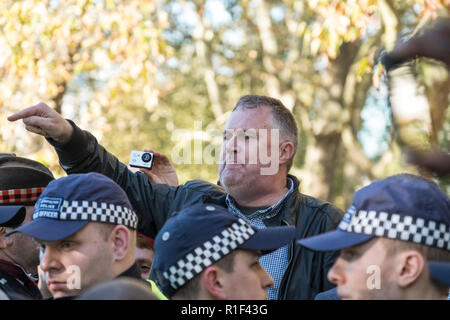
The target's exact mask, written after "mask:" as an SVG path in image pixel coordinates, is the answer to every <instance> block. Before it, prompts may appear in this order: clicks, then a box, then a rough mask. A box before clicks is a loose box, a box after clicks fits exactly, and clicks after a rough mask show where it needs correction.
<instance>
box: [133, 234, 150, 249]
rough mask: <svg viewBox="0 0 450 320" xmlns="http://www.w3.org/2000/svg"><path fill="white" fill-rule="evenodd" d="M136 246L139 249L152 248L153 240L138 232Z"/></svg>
mask: <svg viewBox="0 0 450 320" xmlns="http://www.w3.org/2000/svg"><path fill="white" fill-rule="evenodd" d="M136 247H138V248H139V249H151V250H153V242H152V241H151V240H150V238H147V237H146V236H144V235H142V234H139V233H138V234H137V237H136Z"/></svg>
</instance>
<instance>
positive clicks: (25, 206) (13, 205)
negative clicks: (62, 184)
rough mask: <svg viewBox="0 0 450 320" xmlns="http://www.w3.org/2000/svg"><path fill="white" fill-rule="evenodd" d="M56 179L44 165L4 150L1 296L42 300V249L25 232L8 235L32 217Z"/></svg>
mask: <svg viewBox="0 0 450 320" xmlns="http://www.w3.org/2000/svg"><path fill="white" fill-rule="evenodd" d="M52 180H54V177H53V174H52V173H51V171H50V170H49V169H48V168H47V167H45V166H44V165H43V164H41V163H39V162H36V161H33V160H30V159H26V158H22V157H17V156H15V155H14V154H9V153H0V299H41V298H42V296H41V293H40V292H39V290H38V287H37V285H36V282H37V280H38V278H37V266H38V265H39V250H38V247H37V245H36V243H35V242H34V240H33V239H32V238H31V237H29V236H27V235H24V234H13V235H11V236H8V237H6V236H5V235H6V234H7V233H8V232H9V231H11V230H12V229H14V228H16V227H18V226H21V225H23V224H25V223H27V222H28V221H30V220H31V216H32V213H33V208H34V204H35V203H36V201H37V199H38V198H39V196H40V194H41V193H42V191H43V190H44V188H45V187H46V186H47V184H48V183H49V182H50V181H52Z"/></svg>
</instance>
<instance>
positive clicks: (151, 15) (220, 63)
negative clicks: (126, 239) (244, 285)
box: [0, 0, 449, 207]
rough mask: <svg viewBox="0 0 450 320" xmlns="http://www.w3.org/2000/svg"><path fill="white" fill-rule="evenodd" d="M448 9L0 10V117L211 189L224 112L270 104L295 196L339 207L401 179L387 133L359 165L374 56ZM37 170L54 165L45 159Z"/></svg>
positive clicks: (283, 4)
mask: <svg viewBox="0 0 450 320" xmlns="http://www.w3.org/2000/svg"><path fill="white" fill-rule="evenodd" d="M448 5H449V1H448V0H406V1H392V0H378V1H376V0H346V1H344V0H335V1H325V0H308V1H301V0H284V1H281V0H241V1H238V0H207V1H198V0H195V1H186V0H177V1H171V0H158V1H144V0H142V1H138V0H135V1H127V2H122V1H112V0H110V1H87V0H85V1H82V0H79V1H56V0H55V1H37V0H36V1H33V0H25V1H20V2H16V1H4V2H2V4H1V5H0V6H1V16H0V28H1V29H0V30H1V34H0V43H1V44H2V45H3V47H5V48H6V53H7V54H5V55H3V56H2V57H1V58H0V70H1V71H0V72H2V75H3V77H2V80H1V83H0V90H1V91H2V94H1V95H0V107H1V108H2V114H4V112H3V110H5V113H6V112H7V113H10V112H12V111H15V110H17V109H19V108H22V107H24V106H26V105H30V104H32V103H35V102H37V101H40V100H42V101H50V100H51V101H53V102H54V107H55V108H57V109H59V110H61V111H62V112H63V114H65V115H66V116H67V117H70V118H72V119H74V120H75V121H76V122H77V123H79V124H80V125H81V127H82V128H85V129H88V130H91V131H93V133H94V134H95V135H96V136H97V137H98V138H99V140H101V142H102V144H104V145H105V146H106V147H107V148H108V149H109V150H111V151H112V152H113V153H114V154H116V155H118V157H119V159H121V160H122V161H124V162H127V161H128V156H129V152H130V150H131V149H141V150H142V149H144V148H152V149H155V150H158V151H161V152H163V153H165V154H167V155H168V156H169V158H171V159H172V161H175V165H176V168H177V171H178V174H179V178H180V182H184V181H186V180H188V179H195V178H202V179H205V180H209V181H211V182H215V181H216V179H217V164H216V163H213V161H210V160H211V159H210V158H211V157H209V156H217V150H219V147H220V144H221V131H222V129H223V126H224V124H225V121H226V119H227V117H228V115H229V113H230V111H231V110H232V108H233V107H234V104H235V103H236V102H237V100H238V99H239V97H240V96H242V95H244V94H250V93H251V94H265V95H270V96H273V97H276V98H279V99H281V100H282V101H283V102H284V104H285V105H286V106H287V107H288V108H290V109H291V110H292V111H293V113H294V115H295V116H296V118H297V120H298V123H299V126H300V137H299V138H300V144H299V151H298V154H297V156H296V159H295V163H294V168H293V170H292V172H293V173H294V174H295V175H297V176H298V177H299V178H300V179H301V180H302V190H303V192H305V193H307V194H311V195H313V196H316V197H319V198H322V199H326V200H329V201H333V202H335V203H336V205H338V206H340V207H345V206H347V205H348V203H349V202H350V201H351V195H352V194H353V192H354V190H355V189H356V188H359V187H361V186H362V185H364V184H365V183H367V182H368V181H369V180H371V179H374V178H380V177H383V176H385V175H388V174H394V173H397V172H404V171H409V172H414V168H412V167H409V166H407V165H406V164H405V163H404V161H403V160H402V156H401V149H400V148H399V147H398V145H397V143H396V141H395V134H394V130H392V128H391V129H390V131H388V132H387V134H386V135H381V136H383V137H387V138H386V139H388V140H389V141H388V148H387V150H384V152H383V153H382V154H379V155H378V156H377V157H372V158H369V157H368V156H367V155H366V154H365V153H364V152H363V149H362V147H361V141H360V140H359V139H358V133H359V132H360V130H361V128H362V124H363V123H362V119H361V111H362V110H363V108H364V106H365V105H366V104H367V103H370V101H372V100H373V99H368V98H370V97H371V95H373V94H376V93H377V92H378V91H380V90H379V89H377V87H376V86H375V87H373V86H372V81H373V79H374V80H375V81H379V80H380V75H379V74H381V72H382V69H381V68H378V69H377V68H375V65H376V59H377V57H378V55H379V53H380V51H381V50H382V49H387V50H390V49H392V47H393V45H394V43H395V41H396V40H397V38H398V37H399V36H402V35H404V34H411V33H413V32H418V31H420V30H421V29H422V28H423V27H426V26H427V25H428V24H429V23H430V22H432V21H433V19H434V18H435V17H437V16H439V15H441V16H445V15H448ZM417 69H418V70H419V69H420V68H417ZM423 70H425V69H423ZM373 73H375V76H374V77H373V76H372V74H373ZM418 73H419V74H421V75H424V77H422V78H423V79H425V78H428V79H429V80H427V81H425V80H424V81H421V80H420V77H419V82H420V83H418V85H421V86H423V87H424V88H427V91H426V92H427V97H428V98H429V99H428V100H430V101H431V105H432V104H433V103H435V101H438V100H436V99H440V100H439V101H443V102H441V103H444V104H445V101H447V105H448V100H445V99H443V98H442V97H443V96H444V95H445V87H444V90H441V89H439V90H435V91H434V92H431V91H430V88H431V89H433V88H434V84H433V81H432V80H430V79H432V78H433V77H432V76H427V77H426V72H425V71H423V72H422V71H420V70H419V71H418ZM429 73H430V72H429ZM431 74H433V72H431ZM446 77H447V78H445V75H444V76H443V77H441V78H440V80H439V81H440V82H442V83H445V81H446V80H445V79H447V81H448V74H447V76H446ZM436 88H437V87H436ZM377 90H378V91H377ZM424 92H425V91H424ZM447 92H448V91H447ZM436 94H440V98H436ZM433 95H434V96H433ZM379 100H380V99H379ZM381 100H382V98H381ZM5 108H6V109H5ZM434 118H436V116H434ZM437 119H444V117H440V116H438V117H437ZM196 121H197V122H196ZM434 123H437V124H438V126H439V127H442V128H443V129H442V130H441V132H442V131H443V130H445V128H448V118H447V120H445V121H443V122H442V123H441V124H439V121H438V122H436V121H435V122H434ZM0 125H1V129H0V130H1V131H0V134H1V135H2V138H3V141H2V142H0V147H1V149H6V150H8V151H18V152H23V153H25V154H27V153H29V152H31V153H34V154H39V152H42V151H38V150H47V149H45V148H44V149H41V145H40V144H36V147H35V148H30V147H25V146H26V144H24V143H23V142H22V141H26V140H25V139H24V137H27V138H28V139H30V137H29V136H31V135H30V134H27V133H25V132H24V130H23V129H22V128H19V126H17V125H15V126H11V125H10V124H5V119H4V117H2V118H1V119H0ZM433 125H434V124H433ZM387 127H388V128H390V124H389V125H388V126H387ZM435 128H438V127H435ZM438 131H439V130H437V131H436V132H438ZM433 132H434V131H433ZM444 136H445V134H444ZM436 137H438V138H436ZM436 137H434V138H433V139H432V140H431V141H434V143H441V144H442V143H444V144H445V142H442V140H446V138H445V137H444V138H443V137H442V134H441V135H437V136H436ZM33 139H36V138H33ZM447 140H448V139H447ZM33 143H35V142H33ZM380 143H381V142H380ZM187 147H190V148H187ZM183 148H186V149H185V150H187V149H189V150H191V151H192V152H191V154H190V155H189V160H190V163H189V161H186V158H185V159H184V160H185V161H184V163H183V162H179V161H176V160H177V159H178V158H179V156H180V154H181V153H182V150H183ZM35 152H38V153H35ZM41 157H42V158H45V159H47V161H50V160H48V159H52V160H51V161H54V155H50V154H47V153H46V154H44V155H41ZM207 159H208V160H209V162H208V161H206V160H207ZM55 165H56V164H55Z"/></svg>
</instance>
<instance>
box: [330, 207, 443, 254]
mask: <svg viewBox="0 0 450 320" xmlns="http://www.w3.org/2000/svg"><path fill="white" fill-rule="evenodd" d="M338 228H339V229H341V230H344V231H348V232H355V233H361V234H367V235H374V236H377V237H384V238H390V239H398V240H405V241H410V242H415V243H418V244H422V245H426V246H430V247H436V248H440V249H444V250H449V251H450V226H449V225H446V224H445V223H439V222H436V221H433V220H425V219H423V218H418V217H412V216H405V215H399V214H395V213H394V214H388V213H386V212H378V211H366V210H360V211H358V212H356V213H355V214H354V215H353V217H352V218H351V220H350V222H349V223H348V222H346V221H341V223H340V224H339V227H338Z"/></svg>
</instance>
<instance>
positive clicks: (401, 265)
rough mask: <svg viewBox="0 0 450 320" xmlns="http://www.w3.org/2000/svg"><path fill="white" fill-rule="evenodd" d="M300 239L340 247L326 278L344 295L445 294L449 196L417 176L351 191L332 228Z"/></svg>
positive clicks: (449, 275)
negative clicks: (343, 210)
mask: <svg viewBox="0 0 450 320" xmlns="http://www.w3.org/2000/svg"><path fill="white" fill-rule="evenodd" d="M298 243H299V244H300V245H302V246H305V247H306V248H309V249H312V250H317V251H328V250H340V255H339V257H338V259H337V260H336V262H335V263H334V265H333V267H332V268H331V269H330V271H329V273H328V279H329V280H330V281H331V282H333V283H335V284H336V285H337V294H338V295H339V296H340V298H342V299H358V300H362V299H364V300H365V299H371V300H373V299H382V300H425V299H427V300H428V299H430V300H439V299H443V300H445V299H447V295H448V293H449V287H450V199H449V197H448V196H447V195H446V194H445V193H444V192H442V191H441V190H440V189H439V187H438V186H437V185H436V184H434V183H433V182H431V181H427V180H425V179H423V178H421V177H418V176H414V175H409V174H399V175H395V176H392V177H388V178H386V179H382V180H377V181H374V182H373V183H371V184H370V185H368V186H366V187H364V188H362V189H360V190H358V191H357V192H356V193H355V194H354V196H353V203H352V205H351V206H350V208H349V209H348V210H347V212H346V214H345V215H344V218H343V219H342V221H341V223H340V224H339V226H338V228H337V229H336V230H334V231H331V232H327V233H323V234H321V235H318V236H314V237H310V238H306V239H302V240H299V241H298Z"/></svg>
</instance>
